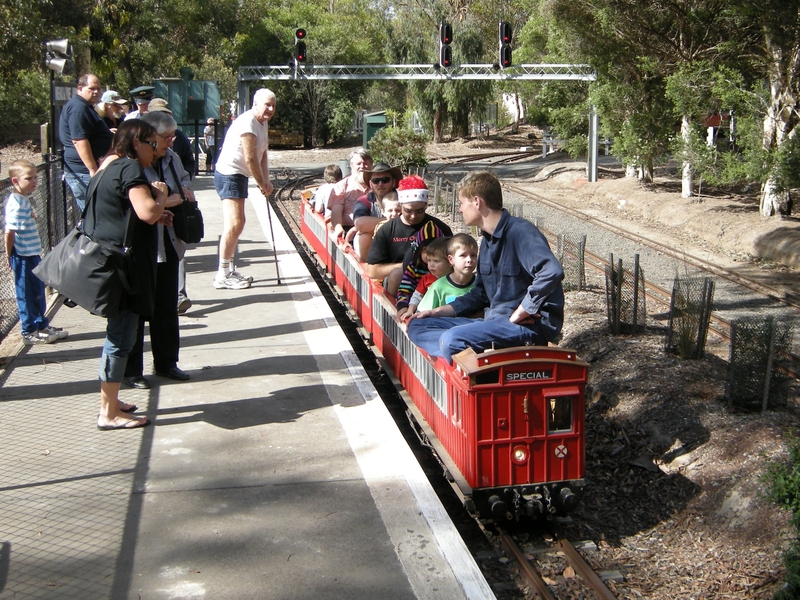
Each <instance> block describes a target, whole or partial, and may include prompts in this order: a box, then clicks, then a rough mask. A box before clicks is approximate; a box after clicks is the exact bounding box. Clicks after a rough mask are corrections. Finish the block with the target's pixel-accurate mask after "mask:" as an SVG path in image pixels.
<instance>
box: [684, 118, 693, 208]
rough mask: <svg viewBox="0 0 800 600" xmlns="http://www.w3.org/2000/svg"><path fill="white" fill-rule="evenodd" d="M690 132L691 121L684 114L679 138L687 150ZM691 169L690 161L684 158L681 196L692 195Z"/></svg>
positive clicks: (689, 144)
mask: <svg viewBox="0 0 800 600" xmlns="http://www.w3.org/2000/svg"><path fill="white" fill-rule="evenodd" d="M691 133H692V122H691V119H690V118H689V117H688V116H687V115H684V116H683V118H682V119H681V139H683V147H684V149H685V150H688V149H689V148H690V146H691V142H692V140H691ZM693 174H694V172H693V169H692V163H691V162H690V161H688V160H686V159H684V162H683V176H682V178H681V198H691V197H692V187H693V184H694V181H693Z"/></svg>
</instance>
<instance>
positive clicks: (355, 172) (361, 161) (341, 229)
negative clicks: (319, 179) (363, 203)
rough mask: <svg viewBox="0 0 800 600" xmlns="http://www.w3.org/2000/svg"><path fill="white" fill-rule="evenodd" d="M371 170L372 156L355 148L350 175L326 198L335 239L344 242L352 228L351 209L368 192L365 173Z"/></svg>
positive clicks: (351, 159)
mask: <svg viewBox="0 0 800 600" xmlns="http://www.w3.org/2000/svg"><path fill="white" fill-rule="evenodd" d="M370 169H372V155H371V154H370V153H369V152H367V151H366V150H364V148H356V149H355V150H353V153H352V154H351V155H350V175H348V176H347V177H345V178H344V179H342V180H341V181H339V182H338V183H337V184H336V185H335V186H334V187H333V191H332V192H331V195H330V197H329V198H328V210H329V211H330V215H331V227H332V228H333V232H334V233H335V234H336V237H337V238H341V239H342V240H344V236H345V234H346V233H347V231H348V230H349V229H350V228H351V227H352V226H353V208H355V205H356V201H357V200H358V199H359V198H360V197H361V196H363V195H364V194H366V193H367V192H368V191H369V183H368V181H367V173H366V171H369V170H370Z"/></svg>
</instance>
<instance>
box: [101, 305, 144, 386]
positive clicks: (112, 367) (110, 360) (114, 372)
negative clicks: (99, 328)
mask: <svg viewBox="0 0 800 600" xmlns="http://www.w3.org/2000/svg"><path fill="white" fill-rule="evenodd" d="M138 326H139V315H137V314H136V313H134V312H131V311H129V310H126V311H123V312H121V313H120V314H118V315H117V316H116V317H110V318H109V319H108V325H107V326H106V341H105V344H104V345H103V354H102V356H101V357H100V375H99V376H100V381H106V382H108V383H119V382H121V381H122V378H123V376H124V375H125V365H126V363H127V362H128V354H130V351H131V348H133V344H134V343H135V342H136V328H137V327H138Z"/></svg>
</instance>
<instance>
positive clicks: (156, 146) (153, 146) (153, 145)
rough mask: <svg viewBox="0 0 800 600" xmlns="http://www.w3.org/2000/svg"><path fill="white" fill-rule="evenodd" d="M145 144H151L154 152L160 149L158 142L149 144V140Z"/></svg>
mask: <svg viewBox="0 0 800 600" xmlns="http://www.w3.org/2000/svg"><path fill="white" fill-rule="evenodd" d="M156 135H158V134H156ZM144 143H145V144H150V147H151V148H152V149H153V150H157V149H158V142H148V141H147V140H145V141H144Z"/></svg>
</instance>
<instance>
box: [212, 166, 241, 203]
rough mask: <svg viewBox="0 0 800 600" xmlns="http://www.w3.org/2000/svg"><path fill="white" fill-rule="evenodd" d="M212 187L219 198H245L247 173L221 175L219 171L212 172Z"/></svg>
mask: <svg viewBox="0 0 800 600" xmlns="http://www.w3.org/2000/svg"><path fill="white" fill-rule="evenodd" d="M214 188H216V190H217V193H218V194H219V197H220V198H221V199H223V200H224V199H225V198H247V175H240V174H239V173H237V174H235V175H223V174H222V173H220V172H219V171H215V172H214Z"/></svg>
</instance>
